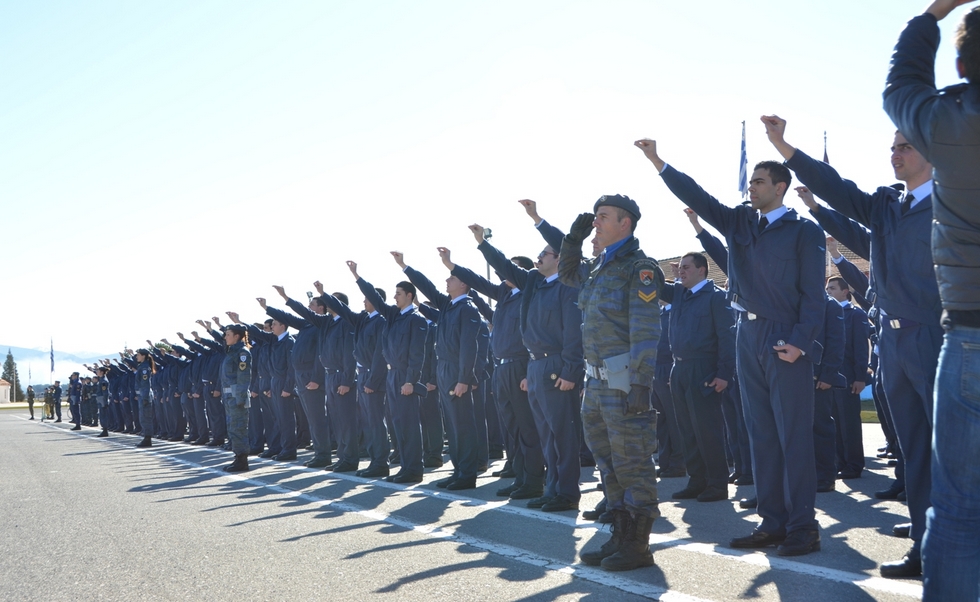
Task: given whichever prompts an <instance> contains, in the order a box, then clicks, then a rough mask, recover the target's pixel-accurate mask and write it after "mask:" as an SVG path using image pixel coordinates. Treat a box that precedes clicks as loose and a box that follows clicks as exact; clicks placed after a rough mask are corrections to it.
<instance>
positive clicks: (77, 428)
mask: <svg viewBox="0 0 980 602" xmlns="http://www.w3.org/2000/svg"><path fill="white" fill-rule="evenodd" d="M71 430H73V431H80V430H82V427H81V426H79V425H77V424H76V425H75V426H73V427H71Z"/></svg>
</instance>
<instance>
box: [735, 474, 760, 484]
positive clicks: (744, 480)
mask: <svg viewBox="0 0 980 602" xmlns="http://www.w3.org/2000/svg"><path fill="white" fill-rule="evenodd" d="M735 484H736V485H739V486H742V485H755V479H754V478H752V475H750V474H743V475H739V477H738V478H737V479H735Z"/></svg>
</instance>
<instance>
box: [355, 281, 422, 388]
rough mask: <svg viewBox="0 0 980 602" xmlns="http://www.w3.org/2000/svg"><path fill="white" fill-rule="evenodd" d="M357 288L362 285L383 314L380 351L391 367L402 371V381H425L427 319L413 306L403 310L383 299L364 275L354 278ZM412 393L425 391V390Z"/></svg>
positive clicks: (410, 382)
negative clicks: (403, 311) (423, 371)
mask: <svg viewBox="0 0 980 602" xmlns="http://www.w3.org/2000/svg"><path fill="white" fill-rule="evenodd" d="M357 288H359V289H361V292H362V293H364V298H366V299H367V300H368V301H369V302H370V303H371V305H373V306H374V308H375V309H376V310H377V311H378V313H380V314H381V315H382V316H383V317H384V330H383V331H382V335H381V337H382V338H381V352H382V353H383V354H384V358H385V360H387V362H388V364H389V365H390V369H391V370H394V371H396V372H397V373H398V374H399V375H401V376H400V379H401V380H402V384H405V383H408V384H411V385H413V386H414V385H415V384H416V383H418V384H425V381H424V380H422V378H423V374H422V369H423V367H424V366H425V351H426V346H425V341H426V337H427V336H428V334H429V324H428V322H426V320H425V318H423V317H422V316H421V314H419V313H418V311H417V310H416V309H415V308H414V307H413V308H412V309H410V310H409V311H407V312H405V313H402V310H400V309H398V306H397V305H394V304H392V305H388V304H387V303H385V302H384V300H383V299H381V295H379V294H378V291H377V290H375V288H374V286H373V285H372V284H371V283H370V282H368V281H366V280H365V279H363V278H358V279H357ZM391 393H394V391H391ZM415 393H416V394H419V395H424V394H425V391H415Z"/></svg>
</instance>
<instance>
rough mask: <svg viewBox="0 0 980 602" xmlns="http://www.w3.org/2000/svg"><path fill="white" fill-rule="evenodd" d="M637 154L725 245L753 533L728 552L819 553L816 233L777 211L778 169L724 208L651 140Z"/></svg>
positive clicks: (755, 177)
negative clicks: (756, 521) (753, 501)
mask: <svg viewBox="0 0 980 602" xmlns="http://www.w3.org/2000/svg"><path fill="white" fill-rule="evenodd" d="M636 145H637V146H638V147H639V148H640V149H641V150H643V152H644V154H645V155H646V156H647V158H648V159H650V161H651V163H653V165H654V167H656V169H657V171H658V172H659V173H660V176H661V178H663V181H664V183H665V184H667V187H668V188H669V189H670V190H671V192H673V193H674V195H676V196H677V197H678V198H679V199H680V200H681V201H682V202H683V203H684V204H686V205H687V206H688V207H690V208H691V209H693V210H694V211H695V213H697V214H698V215H699V216H700V217H701V218H702V219H703V220H704V221H706V222H708V223H709V224H711V225H712V226H714V227H715V229H717V230H718V231H719V232H720V233H721V234H723V235H724V236H725V238H726V239H727V242H728V248H729V253H730V257H729V271H730V274H729V276H730V278H731V281H730V284H731V290H732V293H731V301H732V305H733V307H734V306H736V304H737V306H738V308H741V309H744V310H745V314H744V315H743V316H742V317H741V318H740V319H739V322H738V331H737V335H736V343H737V349H738V350H737V362H738V372H739V379H740V384H741V387H742V405H743V407H744V410H745V422H746V425H747V426H748V430H749V438H750V443H751V447H752V460H753V462H752V464H753V468H754V469H755V470H754V472H755V475H754V477H755V484H756V494H757V496H758V512H759V515H760V516H761V517H762V524H761V525H759V527H758V528H757V529H756V530H755V531H754V532H753V533H752V534H750V535H748V536H746V537H737V538H734V539H732V540H731V542H730V545H731V546H732V547H736V548H759V547H766V546H772V545H778V546H779V548H778V549H777V553H778V554H780V555H783V556H795V555H801V554H808V553H810V552H814V551H816V550H819V549H820V533H819V531H818V530H817V521H816V518H815V514H814V502H815V500H816V493H817V492H816V487H817V479H816V473H815V465H814V457H813V375H814V365H816V364H819V363H820V356H821V351H822V350H821V347H820V343H819V341H818V338H819V334H820V330H821V327H822V326H823V322H824V315H825V313H826V312H825V308H826V299H827V295H826V293H825V292H824V290H823V285H824V278H825V271H826V269H825V258H826V254H827V253H826V247H825V245H826V243H825V242H824V234H823V231H822V230H820V228H819V227H818V226H817V225H816V224H814V223H813V222H811V221H809V220H800V219H799V217H798V216H797V214H796V212H795V211H793V210H792V209H787V208H786V207H785V205H783V197H784V196H785V194H786V191H787V189H788V188H789V185H790V182H791V177H790V174H789V170H787V169H786V168H785V167H784V166H783V165H781V164H780V163H776V162H774V161H766V162H763V163H760V164H758V165H756V168H755V170H754V172H753V174H752V178H751V180H750V182H749V198H750V200H751V203H752V206H751V207H747V206H745V205H740V206H738V207H735V208H731V207H726V206H724V205H722V204H721V203H720V202H718V200H717V199H715V198H714V197H712V196H711V195H709V194H708V193H706V192H705V191H704V190H703V189H701V187H699V186H698V185H697V184H696V183H695V182H694V180H692V179H691V178H690V177H688V176H686V175H684V174H682V173H680V172H679V171H677V170H675V169H674V168H673V167H671V166H669V165H666V164H665V163H664V162H663V161H662V160H661V159H660V157H659V156H658V154H657V143H656V142H655V141H653V140H640V141H637V142H636Z"/></svg>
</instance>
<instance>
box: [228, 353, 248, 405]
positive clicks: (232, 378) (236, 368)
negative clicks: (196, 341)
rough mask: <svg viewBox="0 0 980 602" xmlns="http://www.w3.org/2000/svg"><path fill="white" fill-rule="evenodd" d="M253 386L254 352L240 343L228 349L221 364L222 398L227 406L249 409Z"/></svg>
mask: <svg viewBox="0 0 980 602" xmlns="http://www.w3.org/2000/svg"><path fill="white" fill-rule="evenodd" d="M251 384H252V352H251V351H249V350H248V347H246V346H245V343H243V342H241V341H239V342H238V343H235V344H234V345H232V346H231V347H229V348H228V352H227V354H226V355H225V359H224V361H223V362H221V397H222V401H224V402H225V403H226V404H231V405H235V406H244V407H246V408H247V407H249V406H250V405H251V404H250V403H249V390H248V387H249V385H251Z"/></svg>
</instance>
